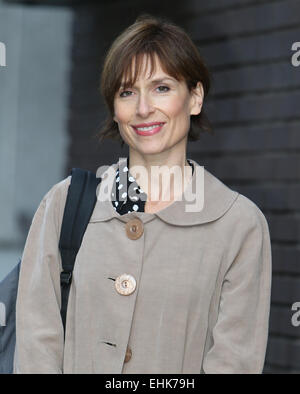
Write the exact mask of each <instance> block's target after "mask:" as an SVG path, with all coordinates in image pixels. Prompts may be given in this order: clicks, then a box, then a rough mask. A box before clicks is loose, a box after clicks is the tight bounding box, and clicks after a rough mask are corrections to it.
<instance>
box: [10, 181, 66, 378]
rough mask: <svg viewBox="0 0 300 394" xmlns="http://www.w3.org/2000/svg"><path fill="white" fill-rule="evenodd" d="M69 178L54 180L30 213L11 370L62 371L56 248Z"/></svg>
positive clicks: (58, 272)
mask: <svg viewBox="0 0 300 394" xmlns="http://www.w3.org/2000/svg"><path fill="white" fill-rule="evenodd" d="M69 183H70V177H68V178H66V179H65V180H63V181H62V182H60V183H58V184H56V185H54V186H53V187H52V188H51V189H50V191H49V192H48V193H47V194H46V195H45V197H44V198H43V200H42V201H41V203H40V205H39V207H38V209H37V211H36V212H35V215H34V217H33V220H32V223H31V226H30V229H29V233H28V236H27V239H26V243H25V247H24V250H23V255H22V261H21V269H20V276H19V285H18V296H17V304H16V350H15V358H14V373H62V370H63V349H64V340H63V326H62V321H61V316H60V306H61V299H60V297H61V295H60V272H61V258H60V253H59V248H58V242H59V235H60V228H61V223H62V216H63V210H64V205H65V201H66V195H67V187H68V185H69Z"/></svg>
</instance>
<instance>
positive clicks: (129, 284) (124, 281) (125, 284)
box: [115, 274, 136, 295]
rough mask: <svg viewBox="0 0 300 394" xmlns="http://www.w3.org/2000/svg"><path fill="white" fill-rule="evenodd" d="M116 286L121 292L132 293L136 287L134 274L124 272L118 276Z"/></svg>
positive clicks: (124, 293)
mask: <svg viewBox="0 0 300 394" xmlns="http://www.w3.org/2000/svg"><path fill="white" fill-rule="evenodd" d="M115 287H116V290H117V292H118V293H119V294H122V295H129V294H132V293H133V292H134V290H135V288H136V280H135V279H134V277H133V276H132V275H128V274H122V275H120V276H118V277H117V278H116V280H115Z"/></svg>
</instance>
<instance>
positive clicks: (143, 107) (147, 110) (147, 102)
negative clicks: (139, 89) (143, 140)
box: [136, 93, 154, 118]
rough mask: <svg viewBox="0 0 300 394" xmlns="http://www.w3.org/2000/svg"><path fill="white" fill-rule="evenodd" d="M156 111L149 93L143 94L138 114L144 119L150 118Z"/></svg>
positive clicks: (138, 105) (140, 97) (138, 102)
mask: <svg viewBox="0 0 300 394" xmlns="http://www.w3.org/2000/svg"><path fill="white" fill-rule="evenodd" d="M153 111H154V108H153V103H152V101H151V98H150V97H149V96H148V95H147V93H141V94H140V96H139V99H138V101H137V108H136V114H137V115H139V116H141V117H142V118H146V117H148V115H149V114H151V113H152V112H153Z"/></svg>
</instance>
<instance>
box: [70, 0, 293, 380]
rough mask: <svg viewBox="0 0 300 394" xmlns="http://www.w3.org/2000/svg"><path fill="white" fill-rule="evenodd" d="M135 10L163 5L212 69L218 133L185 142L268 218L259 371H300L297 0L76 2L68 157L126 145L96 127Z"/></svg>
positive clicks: (80, 159) (87, 163)
mask: <svg viewBox="0 0 300 394" xmlns="http://www.w3.org/2000/svg"><path fill="white" fill-rule="evenodd" d="M141 12H150V13H153V14H154V15H161V16H162V15H164V16H167V17H169V18H171V19H172V20H173V21H174V22H176V23H178V24H180V25H181V26H182V27H184V28H185V29H186V30H187V31H188V32H189V33H190V35H191V37H192V38H193V39H194V40H195V41H196V43H197V45H198V47H199V49H200V51H201V53H202V54H203V56H204V58H205V59H206V61H207V63H208V65H209V66H210V69H211V71H212V73H213V76H214V80H213V87H212V91H211V95H210V97H209V98H208V99H207V101H206V103H205V107H204V108H206V110H207V112H208V114H209V116H210V118H211V120H212V122H213V126H214V130H215V134H214V136H211V135H203V137H202V139H201V141H199V142H197V143H190V144H189V148H188V157H190V158H192V159H195V160H197V161H198V162H199V163H201V164H202V165H204V166H205V167H206V168H207V169H208V170H209V171H210V172H212V173H213V174H214V175H216V176H217V177H218V178H220V179H221V180H222V181H223V182H224V183H226V184H228V185H229V186H230V187H232V188H233V189H235V190H237V191H239V192H240V193H242V194H244V195H245V196H247V197H249V198H250V199H252V200H253V201H254V202H255V203H256V204H257V205H258V206H259V207H260V209H261V210H262V211H263V212H264V214H265V215H266V218H267V220H268V222H269V226H270V233H271V240H272V252H273V285H272V307H271V317H270V335H269V343H268V349H267V356H266V364H265V369H264V372H265V373H297V372H298V373H299V372H300V345H299V343H300V342H299V339H300V335H299V334H300V327H294V326H293V325H292V324H291V317H292V314H293V313H294V312H292V311H291V305H292V304H293V303H294V302H296V301H300V264H299V257H300V245H299V235H300V219H299V196H300V184H299V178H300V155H299V149H300V129H299V126H300V110H299V108H300V106H299V102H300V67H293V66H292V64H291V56H292V51H291V46H292V44H293V43H294V42H297V41H300V19H299V15H300V2H299V1H297V0H285V1H272V0H269V1H265V0H261V1H253V0H252V1H251V0H223V1H216V0H210V1H207V2H204V1H192V0H186V1H184V2H183V1H172V6H171V7H170V2H162V1H157V0H151V1H149V2H147V1H132V0H130V1H126V2H122V1H114V2H111V3H110V5H109V4H102V5H97V6H92V5H89V6H82V7H77V8H76V13H75V23H74V31H73V34H74V41H73V55H72V61H73V70H72V77H71V84H72V93H71V96H70V116H69V133H70V134H71V138H72V143H71V145H70V150H69V153H70V154H69V163H68V168H67V169H66V171H69V169H70V168H71V167H74V166H81V167H84V168H88V169H91V170H96V169H97V167H98V166H99V165H101V164H110V163H112V162H114V161H115V159H116V158H117V157H119V156H123V155H126V154H127V148H126V147H124V148H123V149H122V150H121V148H120V146H119V144H117V143H115V142H105V143H104V144H102V145H101V146H99V145H98V144H97V141H96V138H95V137H94V135H95V133H96V131H97V128H98V126H99V122H100V121H101V119H103V116H104V113H103V103H102V101H101V98H100V95H99V93H98V90H97V89H98V82H99V78H100V64H101V61H102V59H103V56H104V54H105V50H106V49H107V48H108V47H109V45H110V44H111V42H112V40H113V39H114V38H115V37H116V36H117V35H118V34H119V32H120V31H122V30H123V29H124V28H125V27H127V26H128V25H129V24H131V23H133V22H134V19H135V17H136V16H137V15H138V14H140V13H141Z"/></svg>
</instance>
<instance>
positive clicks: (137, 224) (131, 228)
mask: <svg viewBox="0 0 300 394" xmlns="http://www.w3.org/2000/svg"><path fill="white" fill-rule="evenodd" d="M143 232H144V225H143V222H142V221H141V220H140V219H137V218H134V219H131V220H129V221H128V222H127V223H126V234H127V237H128V238H130V239H133V240H135V239H138V238H140V237H141V236H142V235H143Z"/></svg>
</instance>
